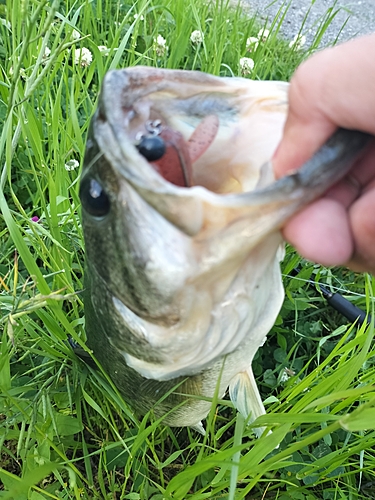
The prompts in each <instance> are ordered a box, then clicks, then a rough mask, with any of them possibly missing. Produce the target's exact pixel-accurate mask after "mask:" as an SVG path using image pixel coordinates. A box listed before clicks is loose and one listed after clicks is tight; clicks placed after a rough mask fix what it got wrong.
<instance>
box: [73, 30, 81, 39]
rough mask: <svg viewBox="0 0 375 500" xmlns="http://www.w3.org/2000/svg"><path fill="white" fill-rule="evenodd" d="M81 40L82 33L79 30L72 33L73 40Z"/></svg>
mask: <svg viewBox="0 0 375 500" xmlns="http://www.w3.org/2000/svg"><path fill="white" fill-rule="evenodd" d="M80 38H81V33H80V32H79V31H77V30H73V31H72V35H71V39H72V40H79V39H80Z"/></svg>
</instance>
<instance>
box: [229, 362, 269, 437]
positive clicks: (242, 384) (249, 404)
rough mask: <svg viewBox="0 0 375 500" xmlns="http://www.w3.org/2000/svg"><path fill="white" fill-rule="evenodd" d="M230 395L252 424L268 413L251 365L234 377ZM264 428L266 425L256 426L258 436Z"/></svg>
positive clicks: (230, 386) (236, 406) (237, 407)
mask: <svg viewBox="0 0 375 500" xmlns="http://www.w3.org/2000/svg"><path fill="white" fill-rule="evenodd" d="M229 396H230V399H231V401H232V403H233V404H234V406H235V408H236V409H237V410H238V411H239V412H240V413H241V415H242V416H243V417H244V418H245V419H246V420H247V423H248V424H252V423H253V422H254V420H256V419H257V418H258V417H260V416H261V415H264V414H265V413H266V410H265V409H264V406H263V402H262V399H261V397H260V394H259V390H258V386H257V384H256V381H255V378H254V375H253V371H252V369H251V366H250V367H249V368H248V369H247V370H246V371H243V372H240V373H237V375H236V376H235V377H233V379H232V380H231V383H230V385H229ZM264 430H265V427H256V428H254V432H255V434H256V436H257V437H260V436H261V435H262V434H263V432H264Z"/></svg>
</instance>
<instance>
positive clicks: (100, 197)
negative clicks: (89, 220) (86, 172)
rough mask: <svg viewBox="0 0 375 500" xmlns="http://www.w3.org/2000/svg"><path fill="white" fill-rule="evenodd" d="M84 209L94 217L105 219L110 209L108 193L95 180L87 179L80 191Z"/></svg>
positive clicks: (82, 183) (83, 181)
mask: <svg viewBox="0 0 375 500" xmlns="http://www.w3.org/2000/svg"><path fill="white" fill-rule="evenodd" d="M79 197H80V198H81V203H82V206H83V208H84V209H85V210H86V212H88V213H89V214H90V215H93V216H94V217H104V216H105V215H107V214H108V212H109V209H110V206H111V204H110V201H109V198H108V195H107V193H106V192H105V191H104V189H103V188H102V186H101V185H100V184H99V182H98V181H96V180H95V179H92V178H89V177H85V178H84V179H83V180H82V182H81V186H80V189H79Z"/></svg>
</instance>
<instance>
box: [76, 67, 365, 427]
mask: <svg viewBox="0 0 375 500" xmlns="http://www.w3.org/2000/svg"><path fill="white" fill-rule="evenodd" d="M287 110H288V83H285V82H274V81H254V80H250V79H245V78H234V77H233V78H230V77H218V76H214V75H209V74H206V73H203V72H199V71H185V70H165V69H158V68H152V67H142V66H137V67H132V68H126V69H120V70H112V71H110V72H108V73H107V74H106V76H105V78H104V80H103V83H102V88H101V92H100V96H99V99H98V106H97V110H96V111H95V113H94V115H93V118H92V120H91V124H90V129H89V133H88V138H87V143H86V151H85V157H84V165H83V171H82V176H81V180H80V199H81V205H82V227H83V234H84V241H85V256H86V264H85V277H84V289H85V290H84V307H85V324H86V326H85V328H86V336H87V345H88V347H89V349H91V350H92V352H93V355H94V357H95V358H96V360H97V361H98V362H99V363H100V364H101V366H102V368H103V369H104V370H105V372H106V373H108V375H109V376H110V377H111V379H112V380H113V382H114V384H115V385H116V386H117V388H118V389H119V391H120V393H121V394H122V395H123V397H124V399H125V400H126V401H127V402H128V403H129V405H130V406H131V407H132V408H133V409H134V410H135V412H136V413H139V414H145V413H147V412H149V411H150V410H152V411H153V412H154V414H155V416H156V418H160V419H162V421H163V423H165V424H166V425H169V426H172V427H192V428H195V429H196V430H198V431H199V432H201V433H204V427H203V424H202V421H203V420H204V419H205V418H206V417H207V415H208V413H209V411H210V408H211V401H212V398H214V396H215V395H216V396H218V397H219V398H221V397H223V396H224V395H225V393H226V391H227V389H228V388H229V396H230V399H231V401H232V402H233V404H234V406H235V408H236V409H237V410H238V411H239V412H240V413H241V414H242V415H244V417H245V418H246V419H247V421H248V422H250V423H251V422H254V420H255V419H256V418H257V417H259V416H260V415H263V414H264V413H265V409H264V405H263V403H262V399H261V396H260V394H259V390H258V388H257V384H256V380H255V378H254V375H253V372H252V368H251V364H252V360H253V357H254V355H255V353H256V352H257V350H258V349H259V348H261V346H262V345H263V343H264V342H265V340H266V337H267V334H268V332H269V331H270V329H271V328H272V326H273V325H274V322H275V320H276V318H277V315H278V313H279V311H280V309H281V306H282V303H283V299H284V289H283V284H282V279H281V272H280V260H281V259H282V256H283V240H282V236H281V231H280V230H281V228H282V226H283V225H284V224H285V222H286V221H287V220H288V219H289V218H290V217H291V216H292V215H293V214H295V213H296V212H298V211H299V210H301V209H302V208H303V207H304V206H306V205H307V204H308V203H310V202H312V201H313V200H314V199H316V198H318V197H319V196H321V195H322V194H323V193H324V192H325V191H326V190H327V189H328V188H329V187H330V186H332V185H334V184H335V183H336V182H338V181H339V179H340V178H342V177H343V176H344V175H345V174H346V173H347V172H348V170H349V168H350V167H351V165H352V164H353V162H354V161H355V160H356V159H357V158H358V157H359V155H360V154H361V153H362V152H363V150H364V148H365V147H366V145H367V143H368V141H369V136H368V135H366V134H364V133H362V132H358V131H351V130H344V129H339V130H338V131H337V132H336V133H335V134H334V135H333V136H332V137H331V138H330V139H329V140H328V141H327V143H326V144H325V145H324V146H322V148H321V149H320V150H319V151H318V152H317V153H316V154H315V155H314V156H313V157H312V158H311V159H310V160H309V161H308V162H307V163H306V164H304V165H303V166H302V167H301V169H299V170H298V171H295V172H293V173H291V174H290V175H287V176H285V177H283V178H281V179H279V180H275V179H274V176H273V171H272V162H271V161H270V159H271V158H272V155H273V153H274V151H275V149H276V147H277V145H278V143H279V141H280V139H281V137H282V132H283V127H284V123H285V119H286V115H287ZM263 431H264V429H263V428H260V429H258V434H260V433H261V432H263Z"/></svg>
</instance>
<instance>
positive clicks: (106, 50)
mask: <svg viewBox="0 0 375 500" xmlns="http://www.w3.org/2000/svg"><path fill="white" fill-rule="evenodd" d="M98 49H99V52H100V53H101V54H102V55H103V56H108V54H109V51H110V49H109V48H108V47H106V46H105V45H98Z"/></svg>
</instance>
